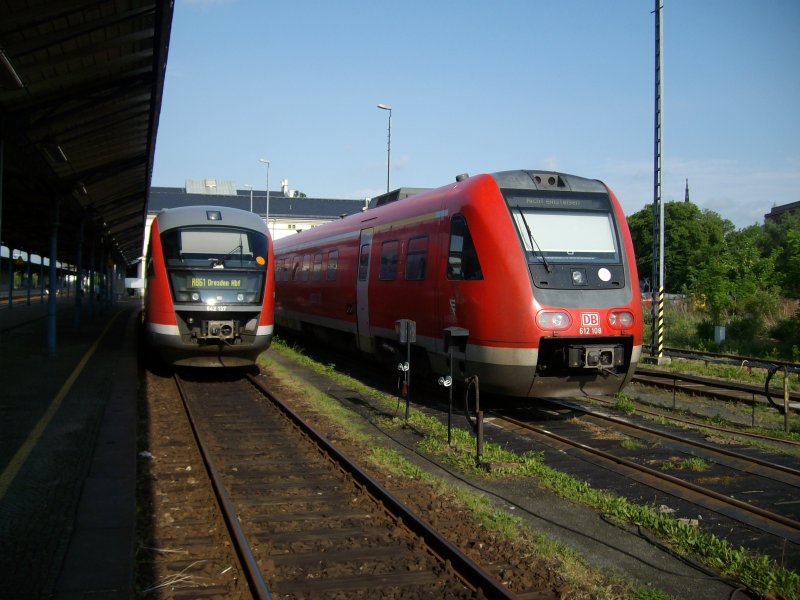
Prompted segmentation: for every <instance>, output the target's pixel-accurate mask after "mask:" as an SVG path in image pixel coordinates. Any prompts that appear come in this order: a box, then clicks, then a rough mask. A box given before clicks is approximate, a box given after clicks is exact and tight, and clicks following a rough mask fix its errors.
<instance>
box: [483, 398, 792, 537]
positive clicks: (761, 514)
mask: <svg viewBox="0 0 800 600" xmlns="http://www.w3.org/2000/svg"><path fill="white" fill-rule="evenodd" d="M553 404H557V405H559V406H562V407H564V408H567V409H569V410H572V411H580V412H584V413H586V414H587V415H590V416H591V417H592V418H602V419H605V420H608V421H609V422H611V423H612V424H613V428H614V429H615V430H616V431H619V432H621V433H623V434H624V435H626V436H629V437H637V438H639V439H643V440H647V441H648V443H650V444H653V445H664V446H666V445H670V446H671V447H674V448H678V447H680V446H684V448H683V449H682V450H680V451H681V452H683V453H685V454H687V455H689V456H702V455H703V454H705V456H707V457H711V456H712V455H714V458H713V459H711V460H714V461H715V462H716V463H717V464H718V465H720V466H721V467H722V468H724V469H726V470H729V471H730V472H731V473H733V472H739V473H740V474H742V475H753V476H757V477H759V478H763V479H764V480H768V481H769V482H770V485H772V484H774V485H780V486H783V487H785V489H786V490H788V491H787V492H786V494H787V497H789V498H794V499H796V498H797V490H798V488H800V474H799V473H798V471H797V470H795V469H791V468H786V467H783V466H781V465H772V464H769V463H767V462H765V461H760V460H758V459H754V458H752V457H749V456H745V455H741V454H737V453H734V452H731V451H727V450H725V449H721V448H714V447H712V446H710V445H707V444H699V443H697V442H690V441H688V440H685V439H679V438H677V437H676V436H673V435H670V434H665V433H662V432H660V431H657V430H654V429H650V428H646V427H641V426H638V425H635V424H633V423H630V422H628V421H624V420H622V419H618V418H615V417H610V416H607V415H602V414H600V413H597V412H596V411H589V410H587V409H585V408H583V407H579V406H577V405H575V404H572V403H569V402H553ZM491 418H492V421H493V422H494V423H495V424H502V423H503V422H506V423H507V424H508V425H509V426H511V428H512V429H514V430H518V429H522V431H523V432H526V434H528V435H530V434H533V435H536V436H544V437H545V438H547V439H548V440H550V441H551V443H555V444H556V446H558V447H562V448H567V447H569V448H573V449H577V450H578V451H580V452H583V453H586V454H588V455H590V456H592V457H593V458H592V460H593V461H594V462H596V463H597V464H599V465H604V466H605V468H607V469H609V470H610V471H613V472H616V473H619V474H621V475H623V476H625V477H628V478H630V479H633V480H635V481H638V482H640V483H643V484H645V485H647V486H649V487H652V488H654V489H658V490H660V491H661V492H664V493H667V494H669V495H671V496H674V497H676V498H680V499H682V500H686V501H689V502H691V503H694V504H696V505H698V506H701V507H703V508H705V509H707V510H711V511H714V512H717V513H719V514H722V515H725V516H726V517H729V518H731V519H734V520H736V521H738V522H740V523H744V524H746V525H748V526H750V527H754V528H756V529H759V530H761V531H764V532H767V533H770V534H772V535H775V536H778V537H779V538H782V539H785V540H788V541H789V542H791V543H793V544H800V522H798V521H797V520H796V519H795V518H794V515H787V514H779V513H776V512H774V511H772V510H768V509H766V508H763V507H760V506H756V505H754V504H751V503H750V502H746V501H743V500H739V499H737V498H734V497H731V496H730V495H728V494H726V493H722V492H721V491H715V490H713V489H709V488H708V487H704V486H703V485H698V484H696V483H693V482H691V481H688V480H687V479H683V478H680V477H676V476H673V475H670V474H668V473H665V472H664V471H662V470H659V469H654V468H650V467H648V466H646V465H644V464H640V463H639V462H636V461H635V460H632V459H630V458H626V457H625V456H622V455H621V454H623V452H616V451H615V452H610V451H606V450H601V449H599V448H597V447H593V446H591V445H589V444H586V443H583V442H580V441H576V440H575V439H572V437H570V436H571V434H570V433H556V432H554V431H551V429H552V428H548V427H543V426H539V425H535V424H532V423H530V422H528V421H526V420H524V419H518V418H515V417H513V416H509V415H507V414H500V413H492V417H491ZM634 430H635V431H634ZM632 432H633V433H632ZM659 438H660V440H661V441H656V440H657V439H659ZM785 504H786V505H787V506H788V505H789V504H790V503H789V502H786V503H785Z"/></svg>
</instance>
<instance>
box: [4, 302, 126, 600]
mask: <svg viewBox="0 0 800 600" xmlns="http://www.w3.org/2000/svg"><path fill="white" fill-rule="evenodd" d="M88 309H89V307H88V306H87V305H86V302H84V305H83V309H82V311H81V319H80V323H79V325H78V326H77V327H76V322H75V298H74V297H71V298H70V297H65V298H59V301H58V302H57V311H56V345H55V352H54V353H52V354H51V353H49V352H48V351H47V323H48V318H47V303H46V302H43V303H42V302H39V301H38V300H34V301H33V302H32V303H31V304H30V305H27V304H26V303H24V302H19V303H16V304H14V306H13V307H12V308H11V309H8V307H7V306H6V305H3V306H2V308H1V309H0V365H2V369H0V373H2V375H0V540H2V544H0V590H2V591H3V592H2V595H3V597H8V598H12V597H13V598H54V599H56V600H72V599H78V598H104V599H106V598H107V599H113V598H130V597H132V596H133V585H134V570H133V564H134V549H135V528H136V500H135V494H136V399H137V388H138V373H137V364H136V358H137V352H136V325H137V322H138V318H139V312H140V301H139V300H138V299H136V300H134V299H123V301H118V302H116V303H113V304H111V305H106V306H103V305H101V304H99V303H95V304H94V307H93V311H92V312H93V314H92V315H89V314H88V313H89V310H88Z"/></svg>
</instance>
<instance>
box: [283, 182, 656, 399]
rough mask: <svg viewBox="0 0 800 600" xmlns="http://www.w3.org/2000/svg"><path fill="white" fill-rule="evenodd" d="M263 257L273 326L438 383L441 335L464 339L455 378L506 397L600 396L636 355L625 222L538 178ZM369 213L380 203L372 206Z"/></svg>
mask: <svg viewBox="0 0 800 600" xmlns="http://www.w3.org/2000/svg"><path fill="white" fill-rule="evenodd" d="M386 199H388V200H389V202H385V203H383V204H382V205H379V206H375V207H374V208H373V207H371V208H370V209H369V210H366V211H364V212H362V213H360V214H356V215H351V216H349V217H346V218H343V219H341V220H339V221H335V222H332V223H328V224H325V225H323V226H320V227H316V228H314V229H311V230H308V231H304V232H302V233H300V234H298V235H295V236H292V237H289V238H283V239H280V240H277V241H276V243H275V261H276V262H275V268H276V277H277V284H276V305H275V308H276V315H275V316H276V322H277V324H278V325H281V326H286V327H289V328H293V329H299V330H307V331H312V332H315V333H317V334H329V333H330V332H339V333H340V334H345V335H347V336H352V339H353V340H354V342H355V345H356V347H357V348H359V349H360V350H362V351H364V352H366V353H377V352H380V351H381V349H383V348H387V347H392V346H395V347H396V346H397V333H396V331H395V322H396V321H397V320H399V319H411V320H413V321H415V322H416V342H415V344H414V350H415V351H416V352H417V354H419V355H422V356H425V357H426V358H427V360H428V362H429V366H430V367H431V368H432V370H433V371H434V372H435V373H438V374H446V373H448V372H449V358H448V356H449V355H448V354H447V351H446V349H445V341H444V335H443V333H444V332H443V330H444V329H445V328H449V327H459V328H464V329H466V330H468V332H469V335H468V338H467V345H466V349H465V351H464V353H463V355H461V358H460V360H458V362H457V364H456V365H455V366H456V368H457V371H456V372H455V373H454V375H456V376H467V375H478V376H479V380H480V386H481V390H485V391H491V392H496V393H501V394H507V395H514V396H529V397H537V396H569V395H575V394H579V393H581V392H584V391H585V392H587V393H589V392H592V393H613V392H616V391H618V390H620V389H622V388H623V386H624V385H625V384H626V383H627V382H628V381H629V380H630V378H631V376H632V375H633V371H634V368H635V366H636V363H637V362H638V360H639V355H640V353H641V344H642V311H641V306H640V293H639V283H638V276H637V272H636V260H635V259H634V255H633V245H632V242H631V237H630V232H629V231H628V225H627V221H626V220H625V216H624V215H623V212H622V210H621V208H620V205H619V202H618V201H617V199H616V197H615V196H614V194H613V192H612V191H611V190H610V189H609V188H608V187H606V186H605V184H603V183H602V182H600V181H597V180H592V179H585V178H582V177H576V176H574V175H567V174H564V173H554V172H540V171H527V170H518V171H504V172H500V173H494V174H484V175H478V176H474V177H467V176H459V177H458V178H456V182H455V183H452V184H450V185H446V186H444V187H441V188H438V189H434V190H430V191H424V192H421V193H419V194H416V195H413V196H409V197H407V198H403V199H401V200H397V201H394V202H392V201H391V194H390V195H387V197H386V198H384V200H386ZM378 204H380V203H378Z"/></svg>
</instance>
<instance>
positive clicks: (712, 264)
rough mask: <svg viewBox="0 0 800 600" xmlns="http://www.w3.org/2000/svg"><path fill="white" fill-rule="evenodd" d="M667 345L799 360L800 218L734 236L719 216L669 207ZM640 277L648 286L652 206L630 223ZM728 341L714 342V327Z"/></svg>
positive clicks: (666, 237) (677, 204)
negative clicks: (672, 320)
mask: <svg viewBox="0 0 800 600" xmlns="http://www.w3.org/2000/svg"><path fill="white" fill-rule="evenodd" d="M664 213H665V219H664V223H665V230H664V261H665V292H666V293H667V294H669V295H672V298H676V297H677V298H676V299H675V300H673V308H674V309H675V310H674V311H673V315H672V316H673V318H674V317H676V316H681V319H680V322H675V323H670V322H669V320H670V319H669V317H666V316H665V331H666V343H667V345H668V346H676V347H682V348H694V349H698V350H707V351H720V352H730V353H734V354H744V355H751V356H758V357H764V358H773V359H783V360H790V361H794V362H800V305H799V304H798V302H797V300H798V299H800V212H795V213H790V214H786V215H784V216H783V219H782V220H781V222H779V223H774V222H772V221H768V222H766V223H765V224H764V225H763V226H762V225H752V226H750V227H746V228H744V229H741V230H736V229H735V227H734V225H733V223H731V222H730V221H728V220H726V219H723V218H722V217H720V216H719V215H718V214H717V213H715V212H713V211H708V210H704V211H701V210H700V209H699V208H698V207H697V206H696V205H694V204H691V203H686V202H667V203H666V204H665V205H664ZM628 225H629V226H630V229H631V235H632V236H633V241H634V249H635V252H636V258H637V266H638V268H639V276H640V278H641V279H642V280H643V281H645V282H646V283H647V285H649V284H650V283H651V282H650V279H651V278H652V276H651V269H652V260H653V225H652V208H651V207H645V208H643V209H642V210H640V211H639V212H637V213H634V214H633V215H631V216H630V217H628ZM716 325H719V326H725V327H726V330H727V331H726V339H725V340H724V341H723V342H722V343H720V344H717V343H715V341H714V326H716Z"/></svg>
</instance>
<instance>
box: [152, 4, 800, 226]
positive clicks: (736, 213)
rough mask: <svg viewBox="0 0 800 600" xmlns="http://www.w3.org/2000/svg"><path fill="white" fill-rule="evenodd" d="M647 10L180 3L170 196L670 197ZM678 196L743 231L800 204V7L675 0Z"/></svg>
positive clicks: (162, 181)
mask: <svg viewBox="0 0 800 600" xmlns="http://www.w3.org/2000/svg"><path fill="white" fill-rule="evenodd" d="M653 9H654V3H653V2H650V1H648V0H607V1H604V2H603V1H600V0H595V1H591V0H495V1H491V2H490V1H488V0H486V1H478V0H428V1H426V2H422V1H419V0H404V1H403V2H386V1H379V0H372V1H368V0H363V1H358V0H338V1H335V2H333V1H328V0H319V1H308V0H294V1H291V2H289V1H284V2H265V1H263V0H177V2H176V6H175V16H174V20H173V25H172V37H171V42H170V51H169V61H168V64H167V76H166V83H165V89H164V98H163V104H162V109H161V120H160V124H159V132H158V141H157V145H156V157H155V167H154V173H153V180H152V183H153V185H156V186H183V185H184V182H185V180H187V179H203V178H217V179H222V180H232V181H234V182H235V184H236V186H237V187H238V188H240V189H244V187H245V185H248V184H249V185H253V186H254V187H255V188H256V189H260V190H263V189H264V188H265V185H266V167H265V166H264V165H262V164H259V162H258V161H259V159H260V158H266V159H268V160H270V161H271V166H270V172H269V176H270V189H272V190H277V189H279V186H280V181H281V180H282V179H287V180H288V181H289V187H290V188H291V189H296V190H300V191H302V192H304V193H306V194H307V195H309V196H315V197H329V198H364V197H371V196H374V195H377V194H380V193H382V192H384V191H385V189H386V141H387V140H386V134H387V124H388V113H387V112H386V111H383V110H380V109H378V108H377V104H379V103H385V104H388V105H391V106H392V108H393V111H392V169H391V187H392V188H393V189H394V188H396V187H400V186H408V187H438V186H441V185H445V184H447V183H449V182H451V181H453V179H454V177H455V175H457V174H459V173H464V172H468V173H470V174H478V173H487V172H493V171H502V170H509V169H519V168H525V169H553V170H560V171H564V172H567V173H573V174H576V175H581V176H584V177H591V178H596V179H602V180H603V181H605V182H606V183H607V184H608V185H609V186H610V187H611V188H612V189H613V190H614V191H615V192H616V194H617V196H618V197H619V198H620V201H621V202H622V205H623V207H624V209H625V212H626V214H631V213H633V212H636V211H638V210H640V209H641V208H642V207H644V206H645V205H648V204H650V203H652V201H653V120H654V116H653V114H654V63H655V58H654V46H655V33H654V30H655V19H654V15H653V12H652V11H653ZM663 19H664V21H663V33H664V55H663V60H664V80H663V85H664V88H663V123H664V133H663V139H664V141H663V149H664V162H663V192H662V196H663V198H664V199H665V200H667V201H670V200H683V197H684V186H685V181H686V179H687V178H688V180H689V187H690V193H691V199H692V201H693V202H694V203H696V204H697V205H699V206H700V207H701V208H703V209H710V210H713V211H716V212H718V213H719V214H721V215H722V216H723V217H724V218H727V219H730V220H731V221H733V223H734V224H735V225H736V226H737V227H740V228H741V227H745V226H748V225H752V224H754V223H761V222H762V221H763V215H764V213H766V212H769V210H770V208H771V207H772V206H774V205H776V204H777V205H780V204H786V203H789V202H795V201H799V200H800V116H799V115H798V113H799V112H800V35H798V31H800V2H798V1H797V0H763V1H757V0H751V1H744V0H725V1H723V0H702V1H698V0H664V12H663Z"/></svg>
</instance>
